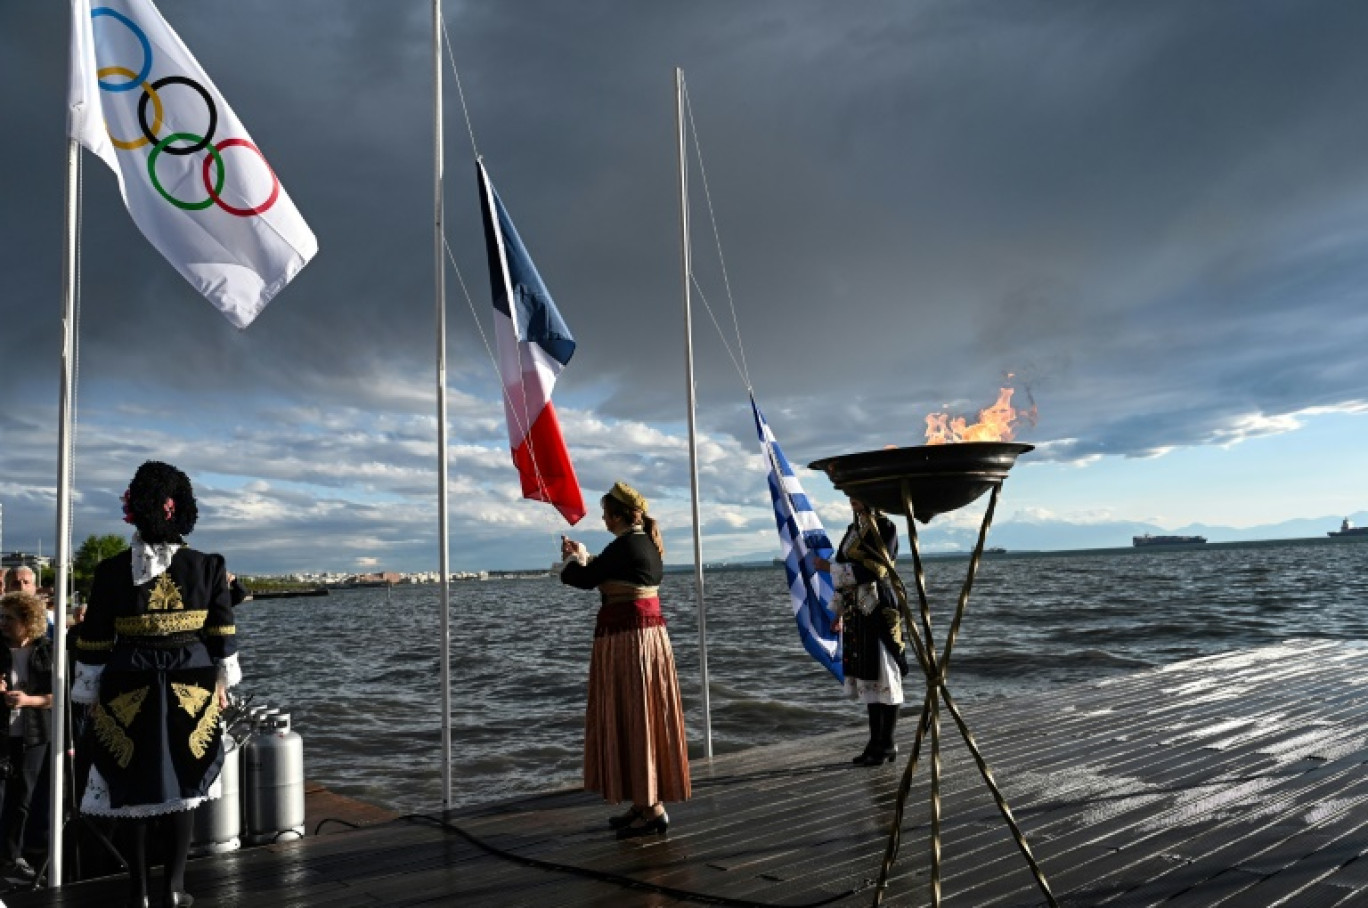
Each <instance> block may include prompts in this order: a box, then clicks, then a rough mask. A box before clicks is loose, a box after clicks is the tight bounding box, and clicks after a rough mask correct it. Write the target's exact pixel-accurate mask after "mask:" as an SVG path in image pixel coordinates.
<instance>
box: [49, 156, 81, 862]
mask: <svg viewBox="0 0 1368 908" xmlns="http://www.w3.org/2000/svg"><path fill="white" fill-rule="evenodd" d="M80 154H81V146H80V145H79V144H77V142H76V140H75V139H67V178H66V227H65V233H66V249H65V250H64V255H63V258H62V382H61V390H60V398H59V403H58V407H57V409H58V419H57V422H58V426H59V428H58V430H57V572H56V576H55V579H54V581H53V584H54V586H55V587H56V589H55V590H53V594H54V595H55V596H56V598H57V602H56V605H55V606H54V609H53V612H54V614H53V621H52V643H53V646H52V716H51V720H52V729H51V734H50V735H49V738H48V740H49V741H51V742H52V744H51V747H50V748H49V753H48V759H49V761H50V771H49V774H48V782H49V787H48V797H49V799H50V800H49V801H48V803H49V804H51V805H52V806H51V809H50V810H49V811H48V816H49V818H50V819H49V820H48V881H49V882H48V885H49V886H51V887H52V888H53V889H60V888H61V886H62V831H63V827H64V826H65V825H66V824H65V822H64V821H65V819H66V810H65V806H66V799H65V797H64V795H65V794H66V792H65V790H64V789H65V787H66V786H65V779H64V772H63V770H65V768H66V763H65V758H66V753H67V748H68V747H70V746H71V744H72V742H69V741H67V732H66V711H67V697H66V694H67V683H66V679H67V660H66V642H67V641H66V638H67V633H66V631H67V628H66V614H67V586H68V577H69V574H70V567H71V424H72V418H71V411H72V401H73V395H72V385H73V379H72V358H73V351H74V349H75V346H74V340H75V337H76V277H77V272H76V269H77V267H78V263H77V261H76V221H77V210H76V206H77V200H78V198H79V192H78V191H77V181H78V180H79V179H80V169H79V168H80Z"/></svg>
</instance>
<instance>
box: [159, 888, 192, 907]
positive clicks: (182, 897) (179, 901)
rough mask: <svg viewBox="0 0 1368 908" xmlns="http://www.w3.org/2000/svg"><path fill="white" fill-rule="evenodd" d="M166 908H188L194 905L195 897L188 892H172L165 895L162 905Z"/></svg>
mask: <svg viewBox="0 0 1368 908" xmlns="http://www.w3.org/2000/svg"><path fill="white" fill-rule="evenodd" d="M162 904H163V905H165V906H166V908H190V906H191V905H193V904H195V897H194V896H193V895H191V894H190V893H188V892H176V891H174V890H172V891H171V892H168V893H167V894H166V901H164V902H163V903H162Z"/></svg>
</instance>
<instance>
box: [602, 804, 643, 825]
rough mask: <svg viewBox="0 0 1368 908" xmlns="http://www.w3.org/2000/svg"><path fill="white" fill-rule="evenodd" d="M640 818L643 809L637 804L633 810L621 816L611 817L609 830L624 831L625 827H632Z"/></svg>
mask: <svg viewBox="0 0 1368 908" xmlns="http://www.w3.org/2000/svg"><path fill="white" fill-rule="evenodd" d="M639 816H641V809H640V808H639V807H637V806H636V805H635V804H633V805H632V808H631V809H630V810H628V811H627V812H626V813H624V814H619V815H618V816H615V817H609V818H608V828H609V829H622V828H623V827H625V826H631V825H632V822H633V821H634V820H636V818H637V817H639Z"/></svg>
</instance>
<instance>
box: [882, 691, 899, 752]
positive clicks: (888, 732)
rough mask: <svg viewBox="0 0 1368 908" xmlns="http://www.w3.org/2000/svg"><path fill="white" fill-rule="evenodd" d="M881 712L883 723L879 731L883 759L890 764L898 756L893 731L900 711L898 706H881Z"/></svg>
mask: <svg viewBox="0 0 1368 908" xmlns="http://www.w3.org/2000/svg"><path fill="white" fill-rule="evenodd" d="M880 709H881V711H882V712H883V723H882V724H881V725H880V731H882V733H883V736H882V738H881V739H880V744H881V746H882V753H883V759H884V760H886V761H888V762H889V763H892V762H893V761H894V760H895V759H896V758H897V756H898V744H897V742H896V741H894V740H893V729H894V728H896V727H897V725H898V711H899V710H901V709H902V707H901V706H899V705H896V704H895V705H893V706H881V707H880Z"/></svg>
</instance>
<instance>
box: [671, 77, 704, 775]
mask: <svg viewBox="0 0 1368 908" xmlns="http://www.w3.org/2000/svg"><path fill="white" fill-rule="evenodd" d="M675 118H676V120H677V121H678V124H679V230H680V237H681V240H680V257H681V260H682V263H683V266H684V371H685V375H686V384H687V386H688V387H687V396H688V401H689V489H690V491H691V492H692V498H693V556H694V588H695V590H696V596H697V599H698V669H699V672H700V673H701V674H702V676H703V748H704V751H703V752H704V755H705V756H706V757H707V758H708V759H710V760H711V759H712V755H713V746H712V706H711V702H710V699H709V696H708V608H707V603H706V601H705V600H704V598H703V535H702V534H703V530H702V523H701V522H700V520H699V511H698V432H697V428H696V426H695V424H694V364H693V307H692V305H691V304H690V296H689V282H690V279H691V277H692V268H693V265H692V262H691V261H690V252H689V178H688V173H687V168H686V164H687V163H688V152H687V147H686V143H685V132H684V70H682V69H679V68H678V67H676V68H675Z"/></svg>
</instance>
